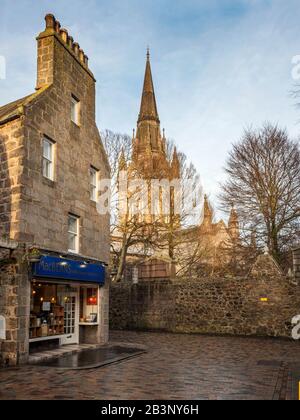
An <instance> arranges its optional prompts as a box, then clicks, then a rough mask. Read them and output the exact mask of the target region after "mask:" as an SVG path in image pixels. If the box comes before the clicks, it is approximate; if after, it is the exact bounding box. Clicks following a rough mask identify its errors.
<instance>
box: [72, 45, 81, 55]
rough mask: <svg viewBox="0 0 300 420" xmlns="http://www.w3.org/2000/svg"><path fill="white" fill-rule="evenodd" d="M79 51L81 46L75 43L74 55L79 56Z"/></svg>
mask: <svg viewBox="0 0 300 420" xmlns="http://www.w3.org/2000/svg"><path fill="white" fill-rule="evenodd" d="M79 49H80V46H79V44H78V42H74V44H73V50H74V53H75V54H76V55H78V54H79Z"/></svg>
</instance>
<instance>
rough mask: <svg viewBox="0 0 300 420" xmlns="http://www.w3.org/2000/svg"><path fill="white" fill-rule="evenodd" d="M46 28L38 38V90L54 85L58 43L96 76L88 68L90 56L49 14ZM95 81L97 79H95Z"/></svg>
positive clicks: (46, 19) (46, 18)
mask: <svg viewBox="0 0 300 420" xmlns="http://www.w3.org/2000/svg"><path fill="white" fill-rule="evenodd" d="M45 21H46V28H45V30H44V32H42V33H41V34H40V35H39V36H38V37H37V40H38V80H37V87H36V88H37V89H40V88H42V87H43V86H45V85H50V84H52V83H53V81H54V80H53V79H54V73H55V72H54V68H55V63H56V58H55V56H54V54H55V48H54V45H55V43H56V42H59V43H60V44H61V45H63V46H64V48H65V49H66V53H67V51H68V52H69V53H70V54H71V55H72V56H73V58H74V59H75V60H76V61H77V62H78V63H79V64H80V65H81V66H82V67H83V68H84V69H85V70H86V71H87V72H88V73H89V75H90V76H91V77H93V79H94V76H93V74H92V73H91V71H90V70H89V68H88V63H89V60H88V56H87V55H86V54H85V53H84V51H83V50H82V49H81V48H80V45H79V44H78V42H74V39H73V37H72V36H70V35H69V33H68V30H67V29H64V28H61V24H60V22H59V21H58V20H56V19H55V16H54V15H52V14H48V15H46V16H45ZM94 80H95V79H94Z"/></svg>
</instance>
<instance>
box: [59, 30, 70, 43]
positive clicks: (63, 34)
mask: <svg viewBox="0 0 300 420" xmlns="http://www.w3.org/2000/svg"><path fill="white" fill-rule="evenodd" d="M60 36H61V37H62V40H63V41H64V42H65V43H67V42H68V31H67V30H66V29H61V30H60Z"/></svg>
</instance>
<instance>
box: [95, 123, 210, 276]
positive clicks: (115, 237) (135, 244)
mask: <svg viewBox="0 0 300 420" xmlns="http://www.w3.org/2000/svg"><path fill="white" fill-rule="evenodd" d="M102 138H103V140H104V145H105V147H106V150H107V153H108V156H109V160H110V165H111V168H112V197H111V235H112V252H113V254H114V256H115V257H114V265H115V271H116V273H115V274H116V275H115V281H120V280H121V279H122V277H123V274H124V270H125V267H126V261H127V257H128V255H130V254H131V253H136V254H138V255H140V256H141V258H142V257H143V256H144V257H146V256H150V255H152V254H153V252H157V251H163V252H165V251H166V249H167V250H168V251H167V252H168V254H169V256H170V258H171V259H174V252H175V251H174V250H175V248H176V247H177V246H178V235H177V234H176V232H177V230H178V229H179V228H180V227H183V226H186V225H187V224H190V223H191V221H193V220H195V217H194V216H195V213H196V214H197V209H199V208H200V203H201V193H202V189H201V184H200V177H199V175H198V173H197V171H196V169H195V167H194V166H193V164H191V163H188V162H187V158H186V156H185V155H184V154H183V153H178V158H179V162H180V173H181V177H180V182H181V188H182V190H183V192H184V194H183V195H184V199H183V203H182V212H181V214H180V215H178V214H173V213H172V212H171V214H170V215H169V217H166V218H165V220H161V219H159V218H158V219H157V218H156V217H153V215H150V217H149V218H147V217H139V215H138V214H135V213H132V211H131V206H132V203H134V202H136V201H138V200H139V197H140V193H141V191H139V188H136V189H133V190H132V189H131V190H130V191H128V193H127V194H125V196H122V197H121V196H120V194H119V171H120V170H125V171H127V181H128V183H130V182H131V181H133V180H135V179H144V178H143V174H139V173H138V169H136V170H135V171H132V168H131V170H127V169H128V168H129V167H130V163H131V162H130V159H131V155H132V140H131V138H130V137H129V136H128V135H122V134H115V133H113V132H111V131H108V130H107V131H106V132H104V133H103V134H102ZM174 148H175V146H174V142H172V141H168V142H167V156H168V160H169V162H170V164H171V161H172V157H173V152H174ZM145 181H146V182H148V183H149V185H150V184H151V180H148V179H147V180H145ZM149 185H148V186H149ZM146 194H147V193H146ZM142 205H143V204H142ZM138 207H139V212H140V213H141V214H143V213H146V212H144V210H147V209H143V208H141V204H139V205H138ZM121 208H122V210H123V214H122V216H121V217H120V209H121ZM171 208H173V206H172V203H171ZM124 209H125V212H124ZM193 217H194V218H193ZM197 218H198V220H199V219H200V217H199V216H198V214H197ZM166 220H167V222H166Z"/></svg>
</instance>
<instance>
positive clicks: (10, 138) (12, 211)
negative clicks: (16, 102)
mask: <svg viewBox="0 0 300 420" xmlns="http://www.w3.org/2000/svg"><path fill="white" fill-rule="evenodd" d="M24 164H25V149H24V131H23V124H22V119H18V120H15V121H11V122H9V123H7V124H5V125H2V126H0V240H1V238H2V237H7V238H11V237H14V236H15V235H16V233H17V230H18V227H17V224H16V221H17V220H18V218H19V217H20V208H21V202H20V200H21V196H20V192H21V188H22V180H21V175H22V172H23V168H24Z"/></svg>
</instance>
